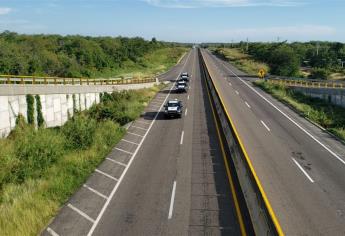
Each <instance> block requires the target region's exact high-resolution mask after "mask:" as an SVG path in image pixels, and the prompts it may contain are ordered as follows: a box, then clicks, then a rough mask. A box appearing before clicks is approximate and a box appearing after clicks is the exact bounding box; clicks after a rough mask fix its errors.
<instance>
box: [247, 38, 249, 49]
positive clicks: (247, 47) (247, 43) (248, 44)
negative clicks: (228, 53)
mask: <svg viewBox="0 0 345 236" xmlns="http://www.w3.org/2000/svg"><path fill="white" fill-rule="evenodd" d="M248 48H249V42H248V37H247V52H248Z"/></svg>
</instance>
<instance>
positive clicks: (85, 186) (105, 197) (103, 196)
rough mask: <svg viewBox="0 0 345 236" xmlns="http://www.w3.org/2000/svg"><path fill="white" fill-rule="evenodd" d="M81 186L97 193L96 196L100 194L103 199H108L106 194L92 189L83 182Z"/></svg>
mask: <svg viewBox="0 0 345 236" xmlns="http://www.w3.org/2000/svg"><path fill="white" fill-rule="evenodd" d="M83 187H84V188H87V189H88V190H90V191H91V192H93V193H95V194H97V195H98V196H100V197H102V198H104V199H108V197H107V196H105V195H103V194H102V193H100V192H98V191H97V190H96V189H93V188H91V187H89V186H87V185H86V184H84V185H83Z"/></svg>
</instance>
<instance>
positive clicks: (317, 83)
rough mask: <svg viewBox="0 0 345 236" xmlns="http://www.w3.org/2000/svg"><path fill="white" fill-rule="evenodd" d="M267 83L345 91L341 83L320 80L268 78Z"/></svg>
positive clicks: (344, 85)
mask: <svg viewBox="0 0 345 236" xmlns="http://www.w3.org/2000/svg"><path fill="white" fill-rule="evenodd" d="M266 80H267V81H269V82H272V83H274V84H280V85H287V86H296V87H307V88H337V89H339V88H340V89H345V83H344V82H341V81H337V82H334V81H322V80H301V79H282V78H276V77H274V78H268V79H266Z"/></svg>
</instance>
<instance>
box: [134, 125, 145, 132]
mask: <svg viewBox="0 0 345 236" xmlns="http://www.w3.org/2000/svg"><path fill="white" fill-rule="evenodd" d="M131 127H133V128H137V129H141V130H145V131H146V130H147V129H145V128H141V127H139V126H135V125H131Z"/></svg>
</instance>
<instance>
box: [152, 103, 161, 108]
mask: <svg viewBox="0 0 345 236" xmlns="http://www.w3.org/2000/svg"><path fill="white" fill-rule="evenodd" d="M149 106H150V107H153V108H157V107H161V106H158V105H153V104H150V105H149Z"/></svg>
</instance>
